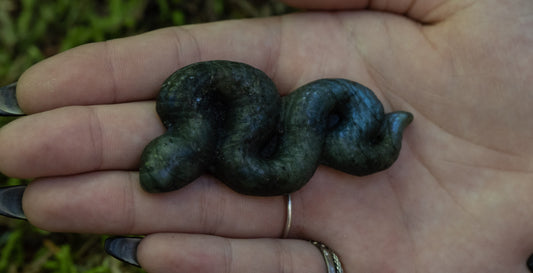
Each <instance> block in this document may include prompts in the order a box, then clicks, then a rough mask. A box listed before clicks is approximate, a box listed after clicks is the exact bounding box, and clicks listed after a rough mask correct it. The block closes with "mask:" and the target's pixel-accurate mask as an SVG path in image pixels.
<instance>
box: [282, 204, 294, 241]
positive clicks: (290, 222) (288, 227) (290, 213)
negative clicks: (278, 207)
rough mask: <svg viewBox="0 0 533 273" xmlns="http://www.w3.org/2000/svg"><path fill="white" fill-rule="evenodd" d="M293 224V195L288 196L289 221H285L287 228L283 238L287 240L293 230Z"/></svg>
mask: <svg viewBox="0 0 533 273" xmlns="http://www.w3.org/2000/svg"><path fill="white" fill-rule="evenodd" d="M291 224H292V200H291V195H290V194H287V219H286V220H285V228H284V229H283V236H282V238H287V236H289V231H290V230H291Z"/></svg>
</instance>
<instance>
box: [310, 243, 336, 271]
mask: <svg viewBox="0 0 533 273" xmlns="http://www.w3.org/2000/svg"><path fill="white" fill-rule="evenodd" d="M310 242H311V243H312V244H313V245H314V246H316V247H317V248H318V250H320V253H322V256H324V261H325V262H326V269H327V270H328V271H327V273H344V269H342V264H341V261H340V259H339V256H337V254H335V252H333V250H331V249H330V248H329V247H327V246H326V245H325V244H323V243H320V242H317V241H310Z"/></svg>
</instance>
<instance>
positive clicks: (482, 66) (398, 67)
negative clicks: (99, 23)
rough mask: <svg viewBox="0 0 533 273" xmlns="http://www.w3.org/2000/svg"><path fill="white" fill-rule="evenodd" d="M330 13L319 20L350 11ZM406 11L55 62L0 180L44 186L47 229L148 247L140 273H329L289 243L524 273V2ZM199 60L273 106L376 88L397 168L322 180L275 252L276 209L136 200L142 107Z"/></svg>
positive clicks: (527, 94) (531, 45)
mask: <svg viewBox="0 0 533 273" xmlns="http://www.w3.org/2000/svg"><path fill="white" fill-rule="evenodd" d="M292 2H296V1H292ZM311 2H312V1H308V3H307V4H306V5H308V6H309V7H313V5H314V3H311ZM337 2H339V3H337ZM337 2H335V1H332V2H330V3H329V4H321V3H320V2H317V3H316V5H318V6H316V7H320V5H331V6H330V7H335V8H340V7H347V6H348V5H349V4H350V3H346V4H345V3H341V2H342V1H337ZM399 2H400V1H398V2H395V3H391V4H390V5H389V6H386V5H385V6H386V7H380V6H379V3H378V2H377V1H374V2H371V4H370V6H371V9H373V10H374V11H345V12H309V13H297V14H292V15H286V16H283V17H276V18H266V19H254V20H242V21H229V22H220V23H214V24H208V25H196V26H188V27H183V28H169V29H163V30H158V31H155V32H151V33H147V34H144V35H141V36H136V37H131V38H126V39H121V40H115V41H111V42H107V43H99V44H91V45H86V46H83V47H80V48H77V49H74V50H71V51H67V52H65V53H63V54H60V55H58V56H56V57H53V58H50V59H49V60H47V61H44V62H42V63H41V64H38V65H36V66H34V67H33V68H31V69H30V70H28V71H27V72H26V73H25V74H24V75H23V76H22V77H21V79H20V81H19V85H18V90H17V92H18V99H19V103H20V105H21V107H22V108H23V110H24V111H25V112H26V113H35V114H34V115H29V116H27V117H24V118H22V119H19V120H17V121H15V122H13V123H11V124H9V125H7V126H6V127H4V128H3V129H2V130H1V131H0V166H1V168H2V172H4V173H6V174H8V175H12V176H18V177H47V178H42V179H38V180H37V181H35V182H33V183H31V184H30V186H29V187H28V188H27V189H26V192H25V195H24V210H25V213H26V215H27V217H28V219H29V221H30V222H31V223H33V224H35V225H37V226H39V227H41V228H44V229H48V230H51V231H74V232H91V233H113V234H153V235H150V236H148V237H146V239H144V240H143V242H142V243H141V245H140V247H139V252H138V257H139V262H140V263H141V265H142V266H143V267H144V268H146V269H147V270H148V271H149V272H189V271H191V270H192V269H194V270H195V271H196V272H204V271H205V272H324V265H323V262H322V260H321V257H320V254H319V252H318V251H316V249H314V247H313V246H312V245H310V244H309V243H307V242H305V241H302V240H299V239H313V240H318V241H322V242H324V243H326V244H327V245H328V246H329V247H331V248H332V249H334V250H335V252H336V253H337V254H338V255H339V256H340V258H341V261H342V263H343V267H344V269H345V271H346V272H527V268H526V266H525V260H526V259H527V257H528V256H529V255H530V254H531V252H533V240H532V238H533V237H531V236H530V235H529V232H530V230H533V221H530V220H529V217H528V216H529V214H530V213H531V211H532V210H533V206H532V205H531V202H528V201H529V200H528V197H529V194H530V193H531V192H532V191H533V184H532V183H531V181H533V156H532V155H533V141H532V140H533V123H532V122H531V121H530V120H529V118H528V117H531V116H532V115H533V108H531V107H530V104H531V103H532V102H533V95H532V93H531V91H530V86H532V84H533V83H532V82H531V81H532V79H533V75H532V74H533V72H532V71H533V67H532V64H533V60H532V58H533V57H532V56H533V32H531V29H533V16H532V15H533V3H531V2H528V1H514V2H513V3H512V4H507V5H505V4H503V2H498V1H463V2H461V3H460V4H457V3H456V2H454V1H449V2H446V1H415V2H413V3H412V5H410V6H408V5H407V4H405V5H404V4H402V3H399ZM296 4H300V5H302V3H296ZM355 5H359V3H355ZM352 8H356V7H352ZM377 10H381V12H378V11H377ZM400 13H401V14H406V15H400ZM209 59H230V60H234V61H242V62H246V63H249V64H251V65H254V66H256V67H258V68H260V69H262V70H263V71H265V72H266V73H267V74H269V75H270V76H271V77H272V78H273V80H274V82H275V83H276V84H277V86H278V88H279V90H280V93H282V94H286V93H288V92H290V91H291V90H293V89H295V88H296V87H298V86H301V85H302V84H304V83H307V82H309V81H312V80H315V79H318V78H325V77H342V78H348V79H351V80H355V81H358V82H360V83H362V84H364V85H366V86H368V87H370V88H371V89H373V90H374V91H375V93H376V94H377V96H378V97H379V98H380V99H381V100H382V102H383V103H384V105H385V109H386V111H387V112H389V111H393V110H407V111H410V112H412V113H413V114H414V117H415V119H414V121H413V123H412V124H411V125H410V126H409V127H408V128H407V129H406V131H405V133H404V141H403V149H402V152H401V154H400V157H399V158H398V161H397V162H396V163H395V164H394V165H393V166H392V167H391V168H390V169H388V170H386V171H384V172H381V173H378V174H374V175H371V176H367V177H354V176H350V175H347V174H344V173H341V172H338V171H336V170H333V169H329V168H327V167H319V169H318V170H317V172H316V174H315V176H314V177H313V178H312V180H311V181H310V182H309V183H308V184H307V185H306V186H305V187H304V188H303V189H301V190H300V191H298V192H296V193H294V194H292V198H293V226H292V229H291V232H290V234H289V238H291V239H275V238H279V237H280V235H281V233H282V230H283V226H284V222H285V202H284V201H283V198H282V197H272V198H263V197H261V198H259V197H250V196H243V195H239V194H236V193H234V192H232V191H230V190H228V189H227V188H225V186H223V185H222V184H220V183H218V182H217V181H215V180H214V179H213V178H211V177H209V176H204V177H202V178H200V179H198V181H195V182H194V183H192V184H191V185H189V186H187V187H185V188H183V189H181V190H179V191H176V192H172V193H166V194H148V193H145V192H143V191H142V189H141V188H140V187H139V185H138V178H137V173H136V172H135V170H136V168H137V166H138V160H139V156H140V153H141V151H142V149H143V147H144V146H145V145H146V144H147V142H148V141H149V140H151V139H152V138H154V137H155V136H157V135H159V134H161V133H162V132H163V130H164V128H163V127H162V125H161V124H160V122H159V121H158V118H157V116H156V114H155V111H154V103H153V102H150V101H148V102H144V101H146V100H151V99H153V98H154V97H155V94H156V92H157V89H158V86H159V85H160V84H161V82H162V81H163V80H164V79H165V78H166V77H167V76H168V75H170V73H172V72H173V71H174V70H176V69H177V68H179V67H182V66H184V65H186V64H189V63H192V62H196V61H202V60H209ZM69 105H81V106H72V107H63V106H69ZM52 109H54V110H52ZM47 110H51V111H47ZM228 238H231V239H228ZM260 238H263V239H260ZM268 238H270V239H268ZM210 270H211V271H210ZM224 270H227V271H224Z"/></svg>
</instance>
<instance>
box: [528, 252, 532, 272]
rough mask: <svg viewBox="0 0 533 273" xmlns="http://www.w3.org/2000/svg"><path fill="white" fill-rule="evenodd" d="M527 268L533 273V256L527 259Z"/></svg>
mask: <svg viewBox="0 0 533 273" xmlns="http://www.w3.org/2000/svg"><path fill="white" fill-rule="evenodd" d="M526 264H527V268H528V269H529V271H531V272H533V254H531V256H529V258H527V262H526Z"/></svg>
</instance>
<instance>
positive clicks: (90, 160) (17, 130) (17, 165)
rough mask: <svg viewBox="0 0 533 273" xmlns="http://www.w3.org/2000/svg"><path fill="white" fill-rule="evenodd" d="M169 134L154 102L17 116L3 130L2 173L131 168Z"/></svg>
mask: <svg viewBox="0 0 533 273" xmlns="http://www.w3.org/2000/svg"><path fill="white" fill-rule="evenodd" d="M163 132H164V128H163V125H162V124H161V122H160V121H159V119H158V118H157V115H156V113H155V105H154V103H153V102H138V103H126V104H118V105H102V106H94V107H93V106H88V107H85V106H77V107H65V108H60V109H56V110H53V111H48V112H43V113H40V114H37V115H30V116H27V117H24V118H20V119H18V120H15V121H14V122H12V123H10V124H8V125H6V126H5V127H3V128H2V129H1V130H0V171H1V172H2V173H4V174H6V175H9V176H11V177H22V178H34V177H43V176H56V175H68V174H76V173H82V172H89V171H94V170H101V169H132V168H135V167H136V166H137V165H138V162H139V159H140V156H141V152H142V149H143V147H144V146H145V145H146V144H148V142H149V141H150V140H151V139H153V138H155V137H156V136H158V135H160V134H162V133H163Z"/></svg>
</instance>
